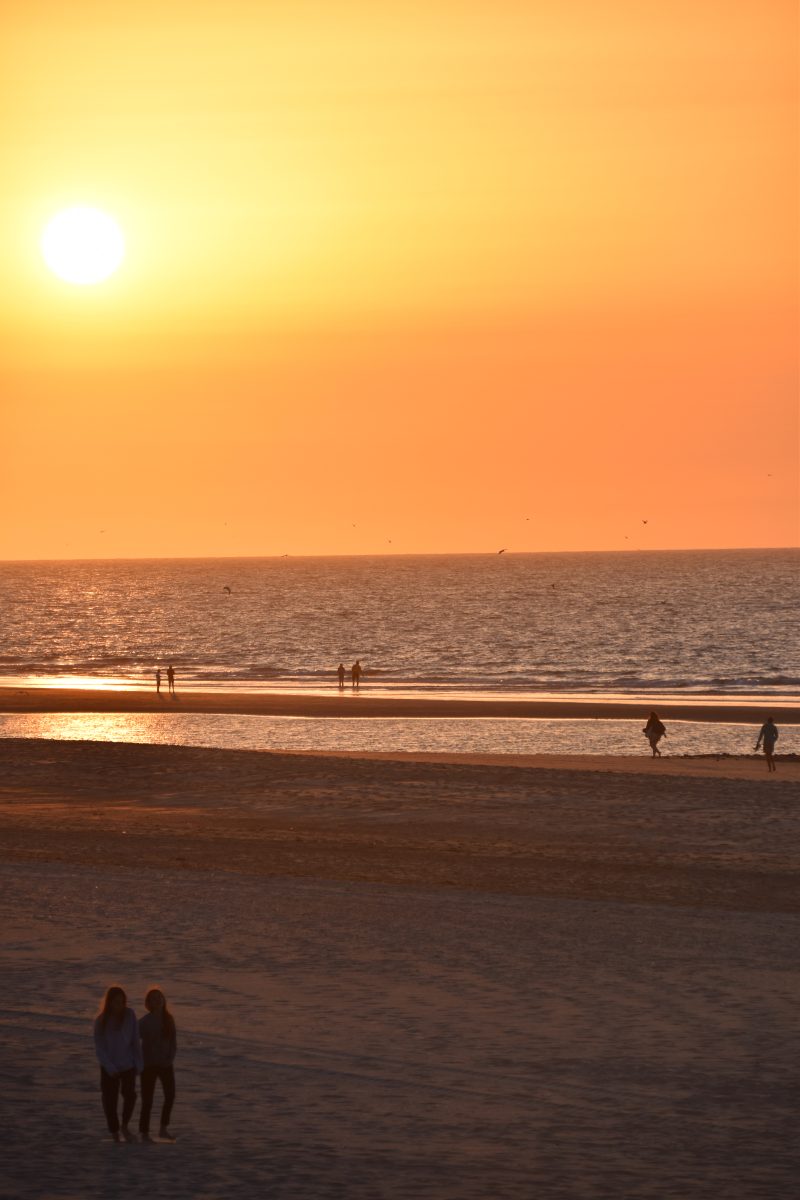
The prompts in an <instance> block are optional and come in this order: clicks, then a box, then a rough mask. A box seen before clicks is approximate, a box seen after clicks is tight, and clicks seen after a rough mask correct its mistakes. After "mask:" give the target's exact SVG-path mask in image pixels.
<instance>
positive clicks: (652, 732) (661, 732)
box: [642, 712, 667, 758]
mask: <svg viewBox="0 0 800 1200" xmlns="http://www.w3.org/2000/svg"><path fill="white" fill-rule="evenodd" d="M642 733H643V734H644V735H645V737H646V738H647V740H648V742H649V743H650V749H651V750H652V751H653V758H656V757H658V758H661V751H660V750H659V748H658V743H659V742H660V741H661V739H662V737H666V736H667V731H666V729H665V728H664V725H663V724H662V723H661V721H660V720H659V718H658V715H657V714H656V713H654V712H651V713H650V716H649V717H648V718H647V724H646V725H645V727H644V729H643V730H642Z"/></svg>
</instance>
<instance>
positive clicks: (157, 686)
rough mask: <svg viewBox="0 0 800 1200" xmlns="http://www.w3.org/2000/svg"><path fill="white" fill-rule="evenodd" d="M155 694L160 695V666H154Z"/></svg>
mask: <svg viewBox="0 0 800 1200" xmlns="http://www.w3.org/2000/svg"><path fill="white" fill-rule="evenodd" d="M156 695H157V696H160V695H161V668H160V667H156Z"/></svg>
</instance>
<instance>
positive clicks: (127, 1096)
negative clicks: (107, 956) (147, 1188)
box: [94, 987, 177, 1142]
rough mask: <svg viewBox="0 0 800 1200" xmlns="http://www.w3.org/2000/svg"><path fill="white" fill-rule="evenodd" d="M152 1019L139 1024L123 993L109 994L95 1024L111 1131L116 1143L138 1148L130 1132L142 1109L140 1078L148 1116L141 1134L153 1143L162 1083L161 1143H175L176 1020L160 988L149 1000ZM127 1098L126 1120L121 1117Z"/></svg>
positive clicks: (111, 990)
mask: <svg viewBox="0 0 800 1200" xmlns="http://www.w3.org/2000/svg"><path fill="white" fill-rule="evenodd" d="M144 1006H145V1008H146V1009H147V1015H146V1016H144V1017H142V1019H141V1021H139V1022H138V1023H137V1020H136V1013H135V1012H134V1011H133V1009H132V1008H129V1007H128V998H127V996H126V995H125V992H124V991H123V989H122V988H121V987H110V988H109V989H108V991H107V992H106V995H105V999H104V1001H103V1007H102V1008H101V1010H100V1012H99V1014H98V1016H97V1019H96V1020H95V1023H94V1045H95V1051H96V1053H97V1059H98V1062H99V1063H100V1092H101V1095H102V1098H103V1111H104V1113H105V1115H106V1121H107V1123H108V1129H109V1132H110V1134H111V1137H112V1138H113V1140H114V1141H115V1142H121V1141H126V1142H132V1141H134V1140H135V1139H134V1136H133V1134H132V1133H131V1131H130V1129H129V1128H128V1124H129V1122H130V1119H131V1117H132V1115H133V1110H134V1107H135V1105H136V1075H137V1073H138V1074H140V1075H141V1077H142V1111H141V1116H140V1117H139V1132H140V1134H141V1137H142V1141H143V1142H151V1141H152V1140H153V1139H152V1138H151V1137H150V1111H151V1109H152V1107H153V1094H154V1092H155V1086H156V1082H157V1081H158V1080H160V1081H161V1087H162V1090H163V1092H164V1104H163V1107H162V1109H161V1122H160V1127H159V1137H160V1138H161V1139H162V1141H168V1142H174V1141H175V1138H174V1137H173V1136H172V1134H171V1133H170V1132H169V1119H170V1116H171V1114H172V1105H173V1104H174V1102H175V1072H174V1069H173V1065H172V1064H173V1063H174V1061H175V1052H176V1050H177V1038H176V1032H175V1020H174V1018H173V1016H172V1013H170V1012H169V1011H168V1010H167V1001H166V997H165V996H164V993H163V992H162V991H161V989H160V988H151V989H150V991H149V992H148V993H147V995H146V996H145V998H144ZM120 1091H121V1092H122V1120H121V1121H120V1118H119V1113H118V1111H117V1104H118V1100H119V1094H120Z"/></svg>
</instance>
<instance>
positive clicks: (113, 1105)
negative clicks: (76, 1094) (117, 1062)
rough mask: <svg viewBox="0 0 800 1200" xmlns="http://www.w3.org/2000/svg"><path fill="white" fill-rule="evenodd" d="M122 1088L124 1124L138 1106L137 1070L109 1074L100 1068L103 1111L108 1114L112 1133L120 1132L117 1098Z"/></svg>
mask: <svg viewBox="0 0 800 1200" xmlns="http://www.w3.org/2000/svg"><path fill="white" fill-rule="evenodd" d="M120 1089H121V1090H122V1124H123V1125H127V1124H128V1121H130V1119H131V1116H132V1115H133V1110H134V1108H135V1107H136V1072H135V1070H134V1069H133V1067H131V1069H130V1071H120V1073H119V1075H109V1074H108V1072H107V1071H104V1070H103V1068H102V1067H101V1068H100V1092H101V1094H102V1097H103V1112H104V1113H105V1114H106V1120H107V1121H108V1128H109V1131H110V1132H111V1133H119V1117H118V1116H117V1100H118V1099H119V1093H120Z"/></svg>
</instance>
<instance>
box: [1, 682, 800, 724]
mask: <svg viewBox="0 0 800 1200" xmlns="http://www.w3.org/2000/svg"><path fill="white" fill-rule="evenodd" d="M653 707H656V708H657V709H658V713H659V715H660V716H661V717H664V718H666V719H670V720H673V721H712V722H720V723H723V724H729V725H734V724H752V725H757V724H761V722H763V720H764V719H765V717H766V715H767V714H768V713H770V714H771V715H772V716H773V717H774V718H775V721H776V722H777V724H778V725H781V724H783V725H800V703H798V704H797V705H786V704H785V703H784V704H775V705H773V704H771V703H770V702H769V701H767V702H762V703H759V704H753V703H749V702H746V701H745V702H742V703H738V702H736V701H734V702H731V701H730V700H721V701H720V703H718V704H716V703H712V702H707V701H704V702H697V703H692V702H685V701H670V702H667V703H665V702H663V701H658V700H655V699H654V700H653V701H628V700H604V699H602V698H598V699H596V700H585V699H581V700H570V699H566V698H564V699H561V698H556V699H547V700H539V699H537V700H530V699H527V700H515V699H498V698H492V699H449V698H446V697H407V696H402V697H401V696H372V695H370V694H369V692H368V690H366V689H365V690H364V691H363V692H360V693H353V692H352V690H351V689H350V688H346V689H345V691H344V692H341V693H340V692H337V691H333V692H332V693H331V695H328V696H325V695H323V696H320V695H303V694H302V693H296V692H292V693H286V692H279V693H276V692H261V693H241V692H191V691H186V692H181V691H180V689H179V691H178V695H177V697H176V698H175V699H174V700H173V699H170V698H169V697H168V696H167V695H166V694H165V693H164V692H163V691H162V694H161V696H160V697H159V696H157V695H156V694H155V691H148V692H144V691H141V690H137V691H127V690H111V689H104V688H60V687H59V688H38V687H0V713H141V712H148V713H153V712H179V713H209V714H220V715H226V714H227V715H230V714H237V715H243V716H244V715H251V716H268V717H324V718H335V717H348V718H358V717H365V718H369V717H373V718H374V717H395V718H403V717H406V718H425V717H440V718H455V719H459V720H468V719H471V718H476V717H482V718H487V717H503V718H509V717H518V718H523V719H524V718H527V719H535V718H537V717H538V718H543V719H549V720H554V719H555V720H622V721H625V720H639V719H641V718H643V717H646V716H647V713H648V711H649V710H650V709H651V708H653Z"/></svg>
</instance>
